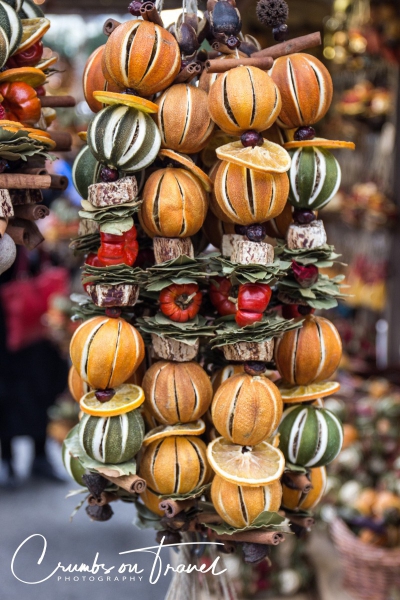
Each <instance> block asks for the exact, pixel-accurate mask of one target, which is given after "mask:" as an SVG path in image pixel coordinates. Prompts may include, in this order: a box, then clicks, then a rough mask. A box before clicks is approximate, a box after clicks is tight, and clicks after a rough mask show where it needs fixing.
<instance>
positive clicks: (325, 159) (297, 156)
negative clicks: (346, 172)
mask: <svg viewBox="0 0 400 600" xmlns="http://www.w3.org/2000/svg"><path fill="white" fill-rule="evenodd" d="M289 154H290V156H291V158H292V164H291V167H290V170H289V173H288V175H289V181H290V192H289V202H290V203H291V204H292V205H293V206H294V207H295V208H303V209H307V210H319V209H320V208H322V207H323V206H325V205H326V204H328V202H329V201H330V200H331V199H332V198H333V196H334V195H335V194H336V192H337V191H338V189H339V186H340V181H341V170H340V166H339V163H338V161H337V160H336V158H335V157H334V156H333V154H331V152H329V151H328V150H326V149H325V148H318V147H316V146H312V147H308V148H307V147H306V148H298V149H296V150H291V151H290V152H289Z"/></svg>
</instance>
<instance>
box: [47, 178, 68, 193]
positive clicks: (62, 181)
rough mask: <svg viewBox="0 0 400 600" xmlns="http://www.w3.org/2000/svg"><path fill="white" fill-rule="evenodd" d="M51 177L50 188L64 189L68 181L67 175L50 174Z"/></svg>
mask: <svg viewBox="0 0 400 600" xmlns="http://www.w3.org/2000/svg"><path fill="white" fill-rule="evenodd" d="M50 177H51V186H50V187H51V189H52V190H61V191H64V190H66V189H67V187H68V184H69V181H68V177H65V176H64V175H50Z"/></svg>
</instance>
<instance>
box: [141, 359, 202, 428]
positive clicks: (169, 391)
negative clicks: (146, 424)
mask: <svg viewBox="0 0 400 600" xmlns="http://www.w3.org/2000/svg"><path fill="white" fill-rule="evenodd" d="M143 389H144V393H145V396H146V404H147V406H148V407H150V410H151V412H152V413H153V415H154V417H155V418H156V419H157V421H159V422H160V423H164V424H166V425H174V424H175V423H189V422H190V421H196V420H197V419H199V418H200V417H201V416H202V415H204V413H205V412H206V411H207V410H208V408H209V406H210V404H211V399H212V386H211V381H210V378H209V377H208V375H207V373H206V372H205V370H204V369H203V368H202V367H201V366H200V365H199V364H198V363H195V362H184V363H178V362H170V361H166V360H161V361H158V362H156V363H155V364H154V365H152V366H151V367H150V369H149V370H148V371H147V372H146V374H145V376H144V378H143Z"/></svg>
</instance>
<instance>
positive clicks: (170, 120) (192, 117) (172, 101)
mask: <svg viewBox="0 0 400 600" xmlns="http://www.w3.org/2000/svg"><path fill="white" fill-rule="evenodd" d="M207 103H208V97H207V94H206V92H204V91H203V90H200V89H198V88H196V87H193V86H192V85H186V84H184V83H180V84H178V85H173V86H172V87H170V88H169V89H168V90H166V91H165V92H164V93H163V95H162V96H161V97H160V98H159V99H158V100H157V104H158V106H159V111H158V114H157V124H158V127H159V129H160V133H161V144H162V147H163V148H170V149H171V150H177V151H179V152H184V153H187V154H191V153H194V152H199V151H200V150H202V149H203V148H204V146H205V145H206V144H207V142H208V140H209V138H210V136H211V134H212V132H213V129H214V123H213V121H212V120H211V117H210V114H209V112H208V105H207Z"/></svg>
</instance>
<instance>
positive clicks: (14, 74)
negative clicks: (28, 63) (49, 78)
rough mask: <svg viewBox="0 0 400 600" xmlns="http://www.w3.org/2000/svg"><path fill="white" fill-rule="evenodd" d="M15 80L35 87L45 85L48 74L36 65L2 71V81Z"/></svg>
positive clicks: (11, 81)
mask: <svg viewBox="0 0 400 600" xmlns="http://www.w3.org/2000/svg"><path fill="white" fill-rule="evenodd" d="M15 81H18V82H20V81H21V82H22V83H27V84H28V85H30V86H31V87H33V88H37V87H39V86H40V85H43V84H44V83H45V81H46V75H45V74H44V73H43V71H41V70H40V69H36V68H35V67H19V68H18V69H7V71H3V72H2V73H0V83H14V82H15Z"/></svg>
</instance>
